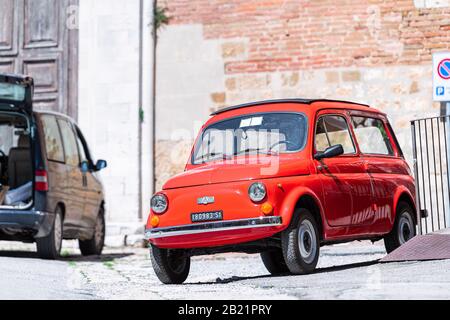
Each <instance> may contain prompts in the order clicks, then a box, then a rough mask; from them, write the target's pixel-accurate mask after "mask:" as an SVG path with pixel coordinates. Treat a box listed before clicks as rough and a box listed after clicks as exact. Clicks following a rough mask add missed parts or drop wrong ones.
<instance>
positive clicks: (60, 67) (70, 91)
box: [0, 0, 78, 117]
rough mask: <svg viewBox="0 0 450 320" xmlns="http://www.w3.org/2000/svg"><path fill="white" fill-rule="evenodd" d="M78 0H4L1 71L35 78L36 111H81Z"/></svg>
mask: <svg viewBox="0 0 450 320" xmlns="http://www.w3.org/2000/svg"><path fill="white" fill-rule="evenodd" d="M77 3H78V0H0V72H3V73H4V72H6V73H19V74H27V75H30V76H32V77H34V79H35V86H36V87H35V96H34V101H35V109H36V110H52V111H58V112H62V113H65V114H68V115H70V116H73V117H76V115H77V93H78V83H77V82H78V81H77V74H78V66H77V53H78V30H76V28H68V26H71V25H70V24H69V23H68V19H70V16H69V15H70V14H73V12H76V10H75V11H74V10H71V8H73V6H76V5H77Z"/></svg>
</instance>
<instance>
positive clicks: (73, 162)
mask: <svg viewBox="0 0 450 320" xmlns="http://www.w3.org/2000/svg"><path fill="white" fill-rule="evenodd" d="M58 124H59V127H60V128H61V135H62V138H63V142H64V151H65V154H66V164H67V165H69V166H73V167H78V166H79V165H80V156H79V155H78V146H77V141H76V140H75V133H74V131H73V129H72V125H71V124H70V123H69V122H67V121H66V120H61V119H58Z"/></svg>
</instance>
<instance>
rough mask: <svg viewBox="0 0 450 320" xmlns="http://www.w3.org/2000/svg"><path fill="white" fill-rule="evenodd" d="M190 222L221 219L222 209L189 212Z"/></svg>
mask: <svg viewBox="0 0 450 320" xmlns="http://www.w3.org/2000/svg"><path fill="white" fill-rule="evenodd" d="M191 220H192V222H194V223H195V222H208V221H221V220H223V211H210V212H199V213H193V214H191Z"/></svg>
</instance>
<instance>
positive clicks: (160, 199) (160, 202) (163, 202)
mask: <svg viewBox="0 0 450 320" xmlns="http://www.w3.org/2000/svg"><path fill="white" fill-rule="evenodd" d="M150 207H151V209H152V212H153V213H154V214H156V215H161V214H164V213H166V212H167V209H168V208H169V199H168V198H167V196H166V195H165V194H163V193H158V194H155V195H154V196H153V197H152V199H151V201H150Z"/></svg>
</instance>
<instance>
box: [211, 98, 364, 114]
mask: <svg viewBox="0 0 450 320" xmlns="http://www.w3.org/2000/svg"><path fill="white" fill-rule="evenodd" d="M315 102H342V103H347V104H353V105H357V106H362V107H367V108H370V106H369V105H367V104H363V103H357V102H352V101H345V100H329V99H280V100H265V101H257V102H251V103H245V104H240V105H237V106H232V107H227V108H223V109H221V110H218V111H216V112H214V113H212V114H211V116H217V115H219V114H222V113H225V112H228V111H232V110H237V109H243V108H249V107H256V106H261V105H264V104H278V103H301V104H309V105H311V104H313V103H315Z"/></svg>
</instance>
